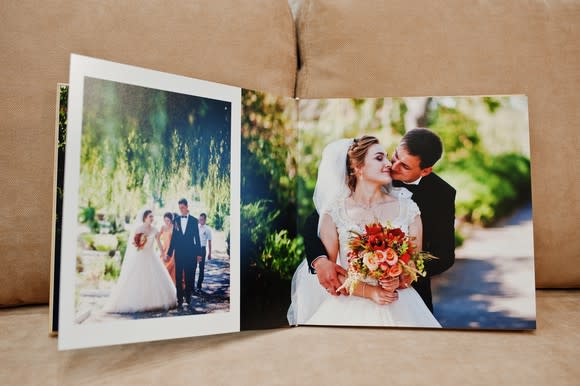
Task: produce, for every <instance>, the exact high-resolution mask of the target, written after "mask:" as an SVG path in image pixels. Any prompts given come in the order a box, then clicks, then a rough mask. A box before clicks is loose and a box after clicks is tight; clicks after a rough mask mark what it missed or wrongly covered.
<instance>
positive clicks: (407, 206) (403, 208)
mask: <svg viewBox="0 0 580 386" xmlns="http://www.w3.org/2000/svg"><path fill="white" fill-rule="evenodd" d="M412 195H413V194H412V193H411V192H410V191H409V190H407V189H405V188H391V190H390V192H389V196H391V197H393V198H395V200H393V201H392V202H390V203H386V204H381V205H378V206H375V207H372V208H370V209H365V210H359V211H358V212H359V213H358V216H356V218H353V216H352V214H350V213H349V208H347V200H345V199H342V200H339V201H338V202H336V205H333V207H332V209H331V210H330V211H329V212H328V214H329V215H330V217H331V218H332V220H333V221H334V224H335V225H336V228H337V231H338V239H339V243H340V249H339V261H340V264H341V265H342V266H343V267H345V268H347V267H348V261H347V252H348V241H349V239H350V237H351V233H350V231H351V230H354V231H357V232H363V231H364V226H365V225H368V224H370V223H372V222H376V221H379V222H380V223H381V224H386V223H390V224H391V226H393V227H400V228H401V230H402V231H403V232H405V233H407V234H408V232H409V225H410V224H412V223H413V220H414V219H415V217H416V216H417V215H418V214H420V213H421V212H420V211H419V207H418V206H417V204H416V203H415V202H414V201H413V200H412V199H411V196H412Z"/></svg>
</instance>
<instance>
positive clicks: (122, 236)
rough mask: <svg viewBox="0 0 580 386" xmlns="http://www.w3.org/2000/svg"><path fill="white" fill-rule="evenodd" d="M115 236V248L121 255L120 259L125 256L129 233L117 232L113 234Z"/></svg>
mask: <svg viewBox="0 0 580 386" xmlns="http://www.w3.org/2000/svg"><path fill="white" fill-rule="evenodd" d="M115 236H116V237H117V250H118V251H119V254H120V255H121V261H123V259H124V258H125V252H126V251H127V238H128V237H129V234H128V233H127V232H123V233H117V234H116V235H115Z"/></svg>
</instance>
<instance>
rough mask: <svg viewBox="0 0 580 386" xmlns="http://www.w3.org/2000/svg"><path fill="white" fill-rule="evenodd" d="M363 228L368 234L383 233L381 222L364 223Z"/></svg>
mask: <svg viewBox="0 0 580 386" xmlns="http://www.w3.org/2000/svg"><path fill="white" fill-rule="evenodd" d="M365 230H366V232H367V234H368V235H369V236H372V235H377V234H381V233H383V226H382V225H381V224H377V223H375V224H371V225H365Z"/></svg>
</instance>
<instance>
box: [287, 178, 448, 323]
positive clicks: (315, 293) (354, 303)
mask: <svg viewBox="0 0 580 386" xmlns="http://www.w3.org/2000/svg"><path fill="white" fill-rule="evenodd" d="M389 194H390V195H391V196H392V197H395V198H397V199H398V201H396V202H394V203H393V204H391V205H398V208H397V209H398V215H397V216H394V217H395V218H384V214H383V216H381V213H380V210H379V211H373V210H368V211H367V212H368V213H367V216H366V218H365V219H364V220H363V219H360V220H362V221H355V220H353V219H351V218H350V217H349V215H348V212H347V208H346V200H345V199H341V200H339V201H337V202H336V204H335V205H332V206H331V209H330V210H329V212H328V213H329V214H330V216H331V217H332V219H333V221H334V223H335V225H336V226H337V230H338V236H339V242H340V252H339V259H340V261H339V264H341V265H342V266H343V267H344V268H345V269H348V262H347V258H346V256H347V252H348V247H347V245H348V240H349V238H350V235H351V234H350V230H356V231H358V232H362V231H364V225H365V224H369V223H371V222H373V221H376V220H378V221H380V222H381V223H383V224H384V223H386V222H387V221H390V223H391V225H392V226H394V227H400V228H401V229H402V230H403V231H404V232H405V233H408V231H409V225H410V224H411V223H412V222H413V220H414V218H415V217H416V216H417V215H418V214H419V213H420V212H419V208H418V207H417V204H415V202H414V201H413V200H411V195H412V194H411V192H409V191H408V190H407V189H404V188H392V189H391V192H390V193H389ZM307 264H308V263H307V262H306V260H305V261H303V262H302V263H301V264H300V266H299V267H298V269H297V270H296V272H295V273H294V277H293V278H292V295H291V296H292V304H291V306H290V309H289V311H288V321H289V322H290V324H291V325H297V324H310V325H343V326H398V327H441V325H440V324H439V322H438V321H437V320H436V319H435V317H434V316H433V314H432V313H431V312H430V311H429V309H428V308H427V306H426V305H425V303H424V302H423V300H422V299H421V297H420V296H419V294H418V293H417V291H415V290H414V289H413V288H406V289H399V290H397V291H398V293H399V299H398V300H396V301H395V302H393V303H391V304H386V305H379V304H376V303H374V302H373V301H371V300H369V299H366V298H362V297H358V296H354V295H353V296H343V295H341V296H331V295H329V294H328V293H327V292H326V291H325V290H324V288H322V286H321V285H320V283H319V282H318V278H317V276H316V275H313V274H311V273H310V272H309V271H308V266H307ZM368 283H369V284H373V285H376V284H377V282H376V280H373V279H369V280H368Z"/></svg>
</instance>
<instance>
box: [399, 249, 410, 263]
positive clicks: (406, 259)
mask: <svg viewBox="0 0 580 386" xmlns="http://www.w3.org/2000/svg"><path fill="white" fill-rule="evenodd" d="M399 259H401V260H402V261H403V262H404V263H405V264H408V263H409V260H411V255H409V253H408V252H407V253H403V254H402V255H401V256H399Z"/></svg>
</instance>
